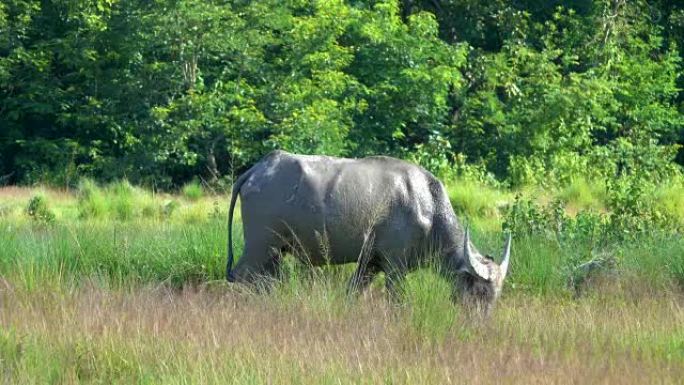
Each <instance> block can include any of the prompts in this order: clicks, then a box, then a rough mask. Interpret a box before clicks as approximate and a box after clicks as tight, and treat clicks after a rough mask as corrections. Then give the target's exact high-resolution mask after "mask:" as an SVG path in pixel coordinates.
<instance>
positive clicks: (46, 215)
mask: <svg viewBox="0 0 684 385" xmlns="http://www.w3.org/2000/svg"><path fill="white" fill-rule="evenodd" d="M26 214H27V215H28V216H29V217H30V218H31V219H33V220H34V221H37V222H43V223H50V222H53V221H54V220H55V214H54V213H53V212H52V210H50V207H49V205H48V201H47V198H46V197H45V196H44V195H35V196H33V197H32V198H31V199H30V200H29V202H28V205H27V206H26Z"/></svg>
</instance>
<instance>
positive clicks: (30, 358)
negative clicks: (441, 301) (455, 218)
mask: <svg viewBox="0 0 684 385" xmlns="http://www.w3.org/2000/svg"><path fill="white" fill-rule="evenodd" d="M316 286H317V285H312V286H310V287H309V288H308V289H304V290H302V291H300V292H299V294H298V295H295V296H291V295H283V294H282V293H281V292H279V291H278V290H276V292H274V293H272V294H271V295H263V294H262V295H257V294H251V293H245V292H239V291H236V290H234V289H230V288H226V287H224V286H223V285H218V286H215V287H211V286H209V287H204V288H187V289H184V290H172V289H169V288H166V287H164V286H148V287H142V288H140V287H138V288H135V289H125V290H122V289H104V288H102V287H101V285H95V284H89V285H88V284H86V285H81V286H80V288H71V289H69V288H67V289H63V290H56V289H55V288H45V289H44V290H43V289H41V290H38V291H30V292H29V291H22V290H19V289H17V288H13V287H12V285H11V282H8V281H4V283H0V327H1V330H2V331H0V355H1V356H0V377H2V379H3V380H4V382H5V383H42V382H48V381H54V382H57V383H100V382H101V383H110V382H117V383H235V384H243V383H255V384H261V383H263V384H282V383H291V384H302V383H311V384H319V383H331V384H333V383H367V384H376V383H392V384H394V383H402V384H492V383H497V384H588V383H591V384H651V383H663V384H666V383H671V384H681V381H682V378H684V330H683V326H682V325H684V308H683V304H684V300H683V299H682V298H681V297H680V296H678V295H676V294H667V295H664V296H663V297H661V298H649V297H642V298H626V297H620V296H615V295H613V294H610V296H608V297H594V298H589V299H581V300H579V301H572V302H571V301H568V300H560V299H558V300H553V299H549V298H537V297H532V296H514V297H509V298H505V299H504V300H503V301H502V303H501V306H500V307H499V308H498V309H497V311H496V313H495V315H494V317H493V318H492V319H490V320H488V321H483V320H481V319H477V318H472V319H469V318H468V317H465V316H462V315H460V314H459V313H458V311H456V312H455V314H456V316H455V317H454V318H453V320H452V322H450V323H449V325H448V326H447V328H446V333H444V334H443V335H439V336H437V337H436V334H435V333H434V330H425V329H421V328H419V327H416V325H415V323H414V322H412V317H413V316H414V314H412V311H413V309H412V308H411V307H409V306H404V307H396V306H394V305H391V304H389V303H387V301H386V300H385V297H384V296H383V295H382V293H379V292H377V291H374V292H371V293H370V294H368V295H366V296H364V297H363V298H360V299H359V300H357V301H344V300H340V299H339V298H336V297H334V296H330V293H321V292H314V291H311V290H317V289H323V288H322V287H316ZM326 301H327V302H328V303H327V305H328V306H321V302H326ZM439 306H440V305H435V307H434V309H435V310H438V309H439V308H440V307H439ZM423 316H425V315H423ZM427 317H429V315H428V316H427Z"/></svg>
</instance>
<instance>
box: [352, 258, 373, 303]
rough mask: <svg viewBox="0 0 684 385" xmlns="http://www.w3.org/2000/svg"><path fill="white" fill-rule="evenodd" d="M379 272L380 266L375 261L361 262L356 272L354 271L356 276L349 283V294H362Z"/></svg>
mask: <svg viewBox="0 0 684 385" xmlns="http://www.w3.org/2000/svg"><path fill="white" fill-rule="evenodd" d="M379 272H380V266H378V264H377V263H375V262H374V261H366V262H365V263H364V262H363V261H362V262H359V264H358V266H356V271H354V274H353V275H352V276H351V278H350V279H349V282H348V283H347V294H348V295H356V294H359V293H362V292H363V291H364V290H366V288H367V287H368V285H370V283H371V282H372V281H373V278H375V276H376V275H377V274H378V273H379Z"/></svg>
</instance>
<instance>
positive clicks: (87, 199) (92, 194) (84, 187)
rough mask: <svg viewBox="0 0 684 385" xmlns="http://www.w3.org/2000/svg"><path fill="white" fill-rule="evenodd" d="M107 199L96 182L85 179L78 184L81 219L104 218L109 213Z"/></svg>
mask: <svg viewBox="0 0 684 385" xmlns="http://www.w3.org/2000/svg"><path fill="white" fill-rule="evenodd" d="M108 206H109V205H108V203H107V198H106V197H105V195H104V193H103V192H102V189H101V188H100V187H99V186H98V185H97V183H95V182H94V181H92V180H90V179H87V178H84V179H81V181H80V183H79V184H78V211H79V217H81V218H102V217H105V216H106V215H107V213H108V211H109V207H108Z"/></svg>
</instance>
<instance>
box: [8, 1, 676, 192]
mask: <svg viewBox="0 0 684 385" xmlns="http://www.w3.org/2000/svg"><path fill="white" fill-rule="evenodd" d="M683 54H684V5H683V4H682V3H681V2H677V1H667V0H648V1H647V0H634V1H626V0H554V1H547V2H543V5H541V6H540V2H537V1H530V0H518V1H506V0H493V1H484V0H449V1H420V0H404V1H396V0H395V1H346V2H345V1H335V0H332V1H304V0H288V1H275V0H262V1H256V2H254V1H246V0H244V1H243V0H234V1H221V0H154V1H148V0H90V1H84V0H59V1H58V0H48V1H45V0H2V2H0V184H2V183H16V182H23V183H31V182H35V181H48V182H51V183H55V184H71V185H73V184H75V183H76V182H77V180H78V177H80V176H82V175H88V176H91V177H94V178H96V179H99V180H113V179H118V178H121V177H126V178H128V179H129V180H131V181H133V182H136V183H146V184H150V185H154V186H158V187H161V188H168V187H172V186H180V185H182V184H183V183H185V182H188V181H190V180H192V179H193V178H196V177H198V176H199V177H201V178H202V179H203V180H205V181H208V182H216V181H219V180H230V178H231V176H232V175H234V174H235V173H237V172H240V171H242V170H244V169H245V167H248V166H249V165H250V164H251V163H252V162H254V161H255V160H256V159H258V158H259V157H261V156H263V155H264V154H265V153H267V152H268V151H270V150H272V149H274V148H284V149H287V150H291V151H296V152H301V153H324V154H331V155H347V156H362V155H366V154H388V155H395V156H400V157H404V158H409V159H412V160H414V161H417V162H420V163H422V164H423V165H425V166H427V167H428V168H430V169H431V170H433V171H435V172H438V173H441V174H444V173H449V172H470V173H472V174H475V175H476V176H478V177H485V176H487V175H490V176H489V177H490V178H491V176H494V177H496V178H497V179H498V180H499V181H506V182H508V183H511V184H514V185H518V184H526V183H542V184H544V183H551V184H554V183H565V182H567V181H569V180H571V179H573V178H575V177H577V176H581V177H584V178H596V177H601V178H609V179H613V177H616V176H618V177H623V176H629V175H633V174H639V175H640V178H646V179H649V180H661V179H662V178H665V177H669V176H671V175H672V174H674V173H678V172H679V171H678V170H679V166H678V164H679V165H681V164H682V163H684V152H682V151H680V150H679V147H678V143H679V144H682V143H684V119H683V117H684V115H683V112H684V104H683V101H684V93H682V91H680V88H681V86H682V85H683V84H684V79H682V78H680V76H679V73H680V72H681V66H682V63H681V58H682V55H683ZM678 153H679V155H678Z"/></svg>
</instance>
